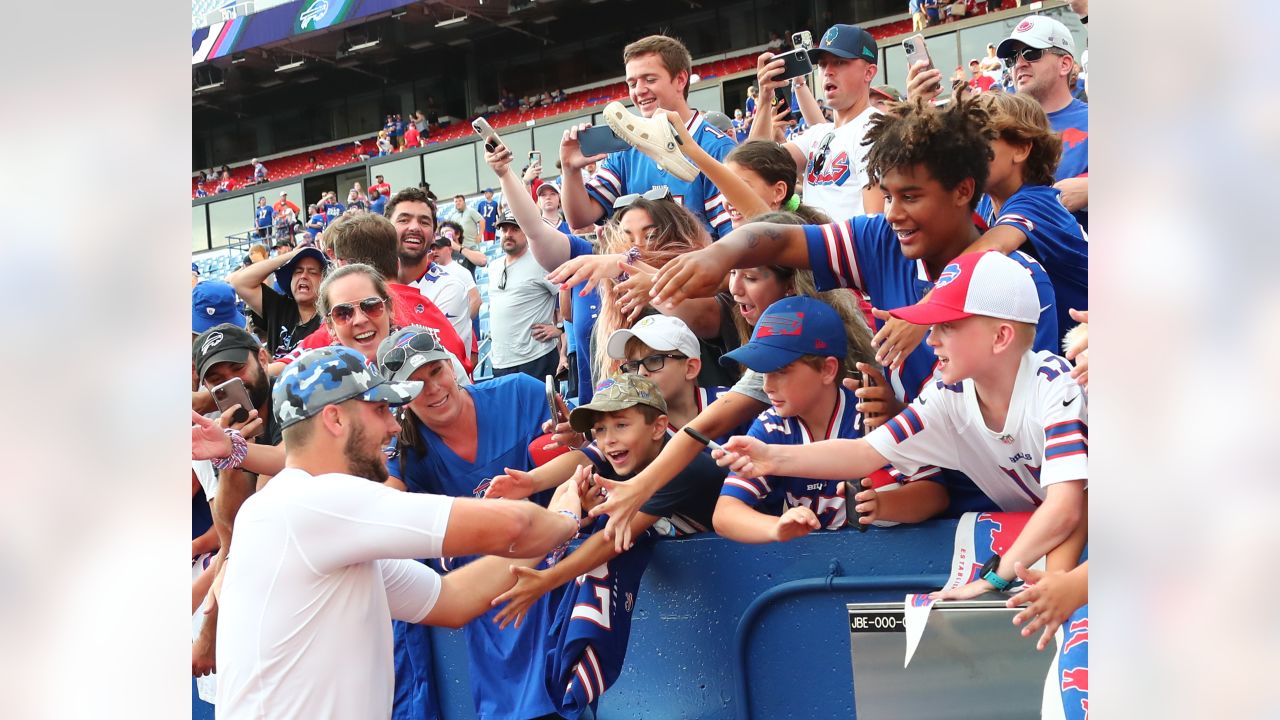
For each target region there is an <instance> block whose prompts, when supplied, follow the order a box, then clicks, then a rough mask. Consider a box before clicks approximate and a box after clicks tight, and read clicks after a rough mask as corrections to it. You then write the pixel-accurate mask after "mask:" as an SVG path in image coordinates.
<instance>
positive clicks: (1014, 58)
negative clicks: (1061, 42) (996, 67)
mask: <svg viewBox="0 0 1280 720" xmlns="http://www.w3.org/2000/svg"><path fill="white" fill-rule="evenodd" d="M1046 50H1048V48H1033V47H1024V48H1022V49H1021V50H1017V51H1015V52H1014V53H1013V54H1012V55H1010V56H1009V57H1007V58H1004V65H1005V67H1013V66H1014V65H1017V64H1018V58H1022V59H1023V60H1026V61H1027V62H1028V63H1033V62H1036V61H1037V60H1039V59H1040V58H1042V57H1044V53H1045V51H1046ZM1050 53H1051V54H1053V55H1061V53H1056V52H1053V51H1050Z"/></svg>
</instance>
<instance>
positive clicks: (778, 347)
mask: <svg viewBox="0 0 1280 720" xmlns="http://www.w3.org/2000/svg"><path fill="white" fill-rule="evenodd" d="M848 351H849V340H848V338H847V337H846V336H845V331H844V322H843V321H842V320H841V319H840V314H839V313H837V312H836V311H835V309H834V308H832V307H831V306H830V305H828V304H826V303H824V302H822V301H821V300H818V299H817V298H811V297H805V296H796V297H786V298H783V299H781V300H779V301H778V302H776V303H774V304H772V305H770V306H769V307H768V309H766V310H765V311H764V315H761V316H760V320H759V321H758V322H757V323H756V327H755V330H753V331H752V332H751V340H749V341H748V342H747V344H746V345H743V346H742V347H740V348H738V349H737V350H734V351H733V352H729V353H725V354H724V355H722V356H721V357H720V364H721V365H728V364H729V363H730V362H737V363H741V364H743V365H745V366H747V367H748V368H750V369H751V370H754V371H756V372H759V373H767V372H776V371H778V370H781V369H782V368H784V367H786V366H787V365H790V364H791V363H793V362H795V361H796V360H798V359H800V358H801V357H803V356H805V355H822V356H826V357H834V358H843V357H844V356H845V355H846V354H847V353H848Z"/></svg>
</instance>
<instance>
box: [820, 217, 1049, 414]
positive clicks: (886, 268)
mask: <svg viewBox="0 0 1280 720" xmlns="http://www.w3.org/2000/svg"><path fill="white" fill-rule="evenodd" d="M804 232H805V238H806V239H807V240H808V243H809V266H810V267H811V268H812V269H813V279H814V281H815V282H816V283H817V285H818V289H819V290H833V289H835V288H838V287H853V288H858V289H859V290H862V291H864V292H866V293H867V295H869V296H870V297H871V304H872V305H874V306H875V307H878V308H881V309H883V310H894V309H896V308H900V307H906V306H908V305H914V304H916V303H917V302H919V301H920V299H921V298H923V297H924V296H925V295H926V294H927V293H928V292H929V291H930V290H932V289H933V282H934V281H933V279H932V278H930V277H929V273H928V270H926V269H925V266H924V262H923V261H921V260H909V259H908V258H907V257H906V256H905V255H903V254H902V246H901V245H899V244H898V235H897V233H895V232H894V231H893V228H892V227H890V225H889V223H888V221H886V220H885V218H884V215H859V216H856V217H852V218H850V219H848V220H845V221H844V222H838V223H831V224H830V225H806V226H804ZM1009 257H1011V258H1013V259H1014V260H1017V261H1018V262H1019V263H1021V264H1022V265H1023V266H1024V267H1026V268H1027V269H1029V270H1030V271H1031V277H1032V278H1033V279H1035V281H1036V293H1037V294H1038V295H1039V296H1040V308H1041V310H1040V322H1039V324H1038V325H1037V326H1036V340H1035V344H1034V346H1033V347H1034V349H1035V350H1048V351H1050V352H1056V351H1057V349H1058V311H1057V308H1056V306H1055V301H1054V294H1053V283H1052V282H1051V281H1050V280H1049V276H1048V274H1046V273H1045V271H1044V268H1043V267H1041V266H1040V263H1038V262H1036V261H1035V260H1034V259H1032V258H1031V257H1029V256H1028V255H1026V254H1025V253H1021V252H1014V253H1012V254H1010V255H1009ZM883 326H884V323H883V322H882V321H880V320H876V328H875V329H877V330H878V329H879V328H881V327H883ZM936 363H937V358H936V357H935V356H934V354H933V348H931V347H929V344H928V343H925V342H922V343H920V345H919V346H918V347H916V349H915V351H914V352H912V353H911V354H910V355H909V356H907V359H906V361H905V362H904V363H902V367H901V369H899V370H887V369H886V371H885V376H886V377H887V378H888V379H889V383H890V384H891V385H892V386H893V390H894V394H895V395H897V396H898V399H900V400H902V401H903V402H911V401H912V400H915V398H916V396H917V395H919V394H920V391H921V390H922V389H924V384H925V383H926V382H928V381H929V380H930V378H932V377H933V370H934V365H935V364H936Z"/></svg>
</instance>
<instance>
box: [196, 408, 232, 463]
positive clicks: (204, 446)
mask: <svg viewBox="0 0 1280 720" xmlns="http://www.w3.org/2000/svg"><path fill="white" fill-rule="evenodd" d="M231 451H232V446H231V438H229V437H227V434H226V433H224V432H223V431H222V428H221V426H219V424H218V422H217V421H216V420H210V419H209V418H207V417H205V416H203V415H201V414H200V413H198V412H196V411H195V410H192V411H191V459H192V460H213V459H215V458H223V457H227V456H228V455H230V454H231Z"/></svg>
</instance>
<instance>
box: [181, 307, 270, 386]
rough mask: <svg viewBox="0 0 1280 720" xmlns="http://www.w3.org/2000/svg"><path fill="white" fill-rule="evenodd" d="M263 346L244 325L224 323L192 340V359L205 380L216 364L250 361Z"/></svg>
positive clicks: (198, 372)
mask: <svg viewBox="0 0 1280 720" xmlns="http://www.w3.org/2000/svg"><path fill="white" fill-rule="evenodd" d="M201 284H202V285H203V284H204V283H201ZM261 348H262V344H261V343H259V342H258V338H256V337H254V336H253V335H250V334H249V332H248V331H247V330H245V329H244V328H243V327H237V326H235V325H232V324H230V323H223V324H222V325H214V326H213V327H211V328H209V329H208V330H205V331H204V332H202V333H200V335H198V336H197V337H196V339H195V340H193V341H191V361H192V362H194V363H195V364H196V376H197V377H198V378H200V380H201V381H202V382H203V381H204V376H205V374H206V373H208V372H209V368H211V367H213V366H214V365H217V364H218V363H222V362H233V363H243V362H248V361H249V356H250V355H252V354H253V353H256V352H258V350H259V349H261Z"/></svg>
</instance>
